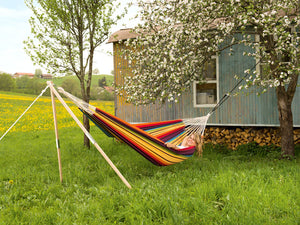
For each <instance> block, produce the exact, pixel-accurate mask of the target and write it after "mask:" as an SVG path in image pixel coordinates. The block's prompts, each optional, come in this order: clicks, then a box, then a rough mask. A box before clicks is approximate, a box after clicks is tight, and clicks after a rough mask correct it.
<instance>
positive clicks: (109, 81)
mask: <svg viewBox="0 0 300 225" xmlns="http://www.w3.org/2000/svg"><path fill="white" fill-rule="evenodd" d="M103 77H105V79H106V82H107V85H108V86H111V85H112V83H113V82H114V76H112V75H93V77H92V86H98V80H99V79H102V78H103ZM66 79H74V80H76V81H77V82H78V84H79V80H78V78H77V77H76V76H65V77H54V78H53V83H54V84H56V85H57V86H61V84H62V83H63V81H64V80H66Z"/></svg>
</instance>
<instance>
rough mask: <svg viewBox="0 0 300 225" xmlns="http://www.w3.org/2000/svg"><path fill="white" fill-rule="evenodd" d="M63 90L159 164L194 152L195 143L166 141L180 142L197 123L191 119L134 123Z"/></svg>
mask: <svg viewBox="0 0 300 225" xmlns="http://www.w3.org/2000/svg"><path fill="white" fill-rule="evenodd" d="M59 90H60V92H62V93H63V94H64V95H66V96H67V97H68V98H70V99H71V100H72V101H73V102H74V103H75V104H76V105H77V106H78V107H79V109H80V110H81V111H82V112H83V113H84V114H85V115H86V116H87V117H88V118H89V119H90V120H91V121H92V122H94V123H95V124H96V125H97V126H98V127H99V128H100V129H101V130H102V131H103V132H104V133H105V134H106V135H108V136H110V137H115V138H117V139H119V140H121V141H123V142H124V143H126V144H128V145H129V146H130V147H132V148H133V149H134V150H135V151H137V152H138V153H140V154H141V155H142V156H143V157H145V158H146V159H147V160H149V161H150V162H152V163H153V164H155V165H157V166H168V165H172V164H175V163H179V162H182V161H184V160H186V159H187V158H189V157H190V156H192V155H193V154H194V151H195V147H194V146H191V147H183V148H181V149H174V148H168V147H167V146H166V144H165V143H166V142H171V143H174V144H176V145H180V143H181V142H182V141H183V139H184V138H185V137H186V136H187V135H188V134H189V133H188V132H187V131H188V130H189V129H188V128H191V127H193V125H191V124H190V123H188V124H187V123H186V121H184V120H181V119H178V120H170V121H162V122H152V123H140V124H130V123H128V122H126V121H124V120H122V119H120V118H118V117H116V116H114V115H111V114H109V113H107V112H105V111H103V110H101V109H99V108H96V107H94V106H92V105H90V104H88V103H86V102H84V101H82V100H81V99H78V98H76V97H75V96H73V95H71V94H69V93H68V92H65V91H64V90H63V89H61V88H60V89H59ZM206 117H207V118H206ZM206 117H205V118H204V117H203V118H204V120H205V125H206V121H207V119H208V116H206ZM202 120H203V119H202ZM205 125H204V127H205ZM197 127H199V126H197ZM202 127H203V124H202ZM203 131H204V129H203ZM203 131H202V133H203Z"/></svg>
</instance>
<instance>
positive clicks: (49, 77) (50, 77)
mask: <svg viewBox="0 0 300 225" xmlns="http://www.w3.org/2000/svg"><path fill="white" fill-rule="evenodd" d="M41 78H42V79H52V75H51V74H42V75H41Z"/></svg>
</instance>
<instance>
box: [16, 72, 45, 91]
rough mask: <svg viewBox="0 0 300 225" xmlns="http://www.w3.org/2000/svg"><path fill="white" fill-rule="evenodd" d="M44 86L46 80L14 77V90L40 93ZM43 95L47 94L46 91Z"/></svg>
mask: <svg viewBox="0 0 300 225" xmlns="http://www.w3.org/2000/svg"><path fill="white" fill-rule="evenodd" d="M45 87H46V81H45V80H43V79H39V78H29V77H27V76H23V77H20V78H16V89H15V91H16V92H19V93H25V94H35V95H36V94H40V93H41V91H42V90H43V89H44V88H45ZM44 95H49V91H48V93H46V94H44Z"/></svg>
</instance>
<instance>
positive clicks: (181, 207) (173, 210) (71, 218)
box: [0, 93, 300, 225]
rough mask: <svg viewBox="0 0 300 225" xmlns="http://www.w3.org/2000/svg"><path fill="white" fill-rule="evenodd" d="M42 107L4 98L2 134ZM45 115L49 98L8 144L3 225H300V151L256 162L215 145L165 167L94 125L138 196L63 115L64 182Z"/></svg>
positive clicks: (0, 198)
mask: <svg viewBox="0 0 300 225" xmlns="http://www.w3.org/2000/svg"><path fill="white" fill-rule="evenodd" d="M1 96H2V98H1ZM33 99H34V97H32V98H31V97H30V96H23V97H20V96H14V95H7V94H5V93H2V95H1V93H0V105H1V113H0V126H1V128H2V129H1V132H0V136H2V134H3V133H4V130H6V128H8V127H9V124H11V121H13V119H14V118H15V119H16V118H17V117H18V116H19V115H20V113H21V112H22V110H21V109H20V110H17V109H18V108H20V107H21V108H22V109H23V108H24V109H25V108H26V106H25V105H29V104H30V102H31V100H33ZM24 101H25V102H24ZM22 102H23V103H22ZM68 104H71V103H68ZM94 104H95V105H97V106H99V107H102V108H105V110H108V111H110V110H112V111H113V107H111V105H110V104H108V103H105V102H104V103H103V102H94ZM111 104H112V103H111ZM57 107H61V106H59V103H57ZM4 109H5V110H4ZM73 110H74V112H75V111H76V110H77V109H76V107H74V109H73ZM77 111H78V110H77ZM44 112H47V113H46V114H50V115H51V102H50V99H49V98H47V97H45V98H42V100H41V101H38V102H37V103H36V105H35V106H34V107H33V108H32V109H31V110H29V111H28V113H27V114H26V115H25V116H24V118H23V119H21V120H20V122H19V123H18V124H17V125H16V127H15V129H14V130H12V132H10V133H8V135H7V136H6V137H5V138H4V139H3V140H2V141H1V142H0V165H1V169H0V224H1V225H2V224H66V225H67V224H95V225H96V224H97V225H98V224H109V225H110V224H133V225H135V224H146V225H148V224H159V225H160V224H166V225H170V224H174V225H175V224H176V225H177V224H191V225H194V224H253V225H254V224H255V225H256V224H280V225H281V224H300V188H299V187H300V186H299V183H300V179H299V175H300V162H299V151H300V149H299V146H297V155H298V159H294V160H290V161H287V160H279V159H278V157H277V153H276V152H272V153H270V154H267V156H260V155H259V154H257V155H255V154H253V152H252V153H251V156H250V153H249V154H248V153H247V152H243V153H238V152H228V151H225V150H224V149H223V148H222V147H220V146H211V145H206V146H205V149H204V155H203V158H197V157H192V158H191V159H188V160H186V161H185V162H183V163H180V164H177V165H172V166H168V167H157V166H154V165H152V164H151V163H149V162H148V161H146V160H145V159H144V158H143V157H141V156H140V155H139V154H137V153H136V152H135V151H134V150H132V149H131V148H129V147H128V146H126V145H124V144H121V143H118V142H116V141H115V140H114V139H110V138H107V137H106V136H105V135H104V134H103V133H102V132H101V131H99V129H97V127H95V126H92V128H91V134H92V135H93V136H94V138H95V139H96V140H97V142H98V143H99V145H100V146H101V147H102V148H103V150H104V151H105V152H106V154H107V155H108V156H109V157H110V158H111V160H112V161H113V162H114V163H115V165H116V166H117V167H118V169H119V170H120V172H121V173H122V174H123V175H124V176H125V177H126V179H127V180H128V182H129V183H130V184H131V186H132V187H133V188H132V189H128V188H127V187H126V186H125V185H124V184H123V183H122V181H121V180H120V179H119V178H118V176H117V175H116V174H115V173H114V171H113V170H112V169H111V168H110V167H109V165H108V164H107V163H106V161H105V160H104V159H103V158H102V156H101V155H100V154H99V152H98V151H97V150H96V149H95V148H94V147H92V148H91V149H86V148H84V147H83V145H82V143H83V134H82V132H81V130H80V129H79V128H78V127H76V126H75V125H73V124H72V123H71V122H70V120H69V118H68V117H67V114H65V112H64V110H62V109H59V114H64V115H63V116H62V115H61V117H60V122H59V137H60V145H61V159H62V173H63V183H62V184H61V183H60V180H59V171H58V162H57V152H56V144H55V135H54V131H53V125H52V123H53V121H52V119H51V116H50V117H49V118H48V117H45V118H43V119H42V120H41V121H37V120H38V119H37V118H38V117H39V116H42V115H43V114H44ZM76 114H77V115H78V116H80V113H79V112H76ZM8 120H9V121H10V122H8ZM64 123H67V124H68V126H64ZM26 124H27V125H26ZM24 126H25V127H26V129H25V128H24V129H23V128H22V127H24ZM30 127H32V129H30ZM244 149H246V148H244Z"/></svg>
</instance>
